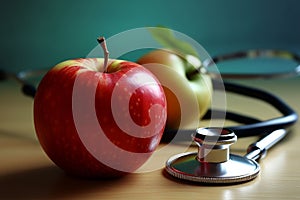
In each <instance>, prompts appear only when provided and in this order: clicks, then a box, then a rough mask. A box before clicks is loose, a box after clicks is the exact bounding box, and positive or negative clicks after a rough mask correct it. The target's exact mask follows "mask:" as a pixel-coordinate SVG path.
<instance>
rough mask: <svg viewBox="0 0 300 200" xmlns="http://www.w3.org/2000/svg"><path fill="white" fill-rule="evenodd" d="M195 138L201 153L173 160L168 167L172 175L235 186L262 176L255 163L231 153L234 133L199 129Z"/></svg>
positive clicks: (180, 156) (183, 155)
mask: <svg viewBox="0 0 300 200" xmlns="http://www.w3.org/2000/svg"><path fill="white" fill-rule="evenodd" d="M192 137H193V140H194V142H195V143H196V144H197V145H198V147H199V148H198V152H188V153H182V154H178V155H175V156H172V157H171V158H170V159H169V160H168V161H167V163H166V171H167V172H168V173H169V174H170V175H172V176H174V177H176V178H178V179H183V180H187V181H193V182H200V183H206V184H233V183H241V182H246V181H250V180H252V179H254V178H255V177H257V175H258V174H259V171H260V167H259V164H258V163H257V162H256V161H254V160H252V159H248V158H246V157H242V156H238V155H232V154H230V153H229V146H230V145H232V144H233V143H235V142H236V140H237V137H236V135H235V134H234V132H233V131H231V130H229V129H225V128H199V129H197V130H196V134H194V135H193V136H192Z"/></svg>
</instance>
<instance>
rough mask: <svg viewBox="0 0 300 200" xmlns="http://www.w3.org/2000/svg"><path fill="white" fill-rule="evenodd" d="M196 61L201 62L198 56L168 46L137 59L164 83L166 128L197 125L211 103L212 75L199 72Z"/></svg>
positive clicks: (194, 126)
mask: <svg viewBox="0 0 300 200" xmlns="http://www.w3.org/2000/svg"><path fill="white" fill-rule="evenodd" d="M187 58H192V59H191V60H192V61H191V60H187ZM193 61H196V62H198V63H197V65H199V64H201V62H200V61H199V59H197V58H196V57H194V56H185V57H182V56H180V55H179V54H176V53H175V52H174V51H170V50H164V49H159V50H154V51H151V52H150V53H148V54H145V55H144V56H142V57H141V58H140V59H139V60H138V61H137V63H139V64H142V65H143V66H144V67H146V68H147V69H148V70H150V71H151V72H152V73H153V74H154V75H155V76H156V77H157V78H158V80H159V81H160V83H161V84H162V85H163V88H164V92H165V95H166V99H167V123H166V128H169V129H178V128H181V129H185V128H196V127H197V126H198V124H199V122H200V119H201V117H202V116H203V115H204V114H205V113H206V112H207V110H208V108H209V107H210V105H211V97H212V90H213V89H212V82H211V79H210V77H209V76H208V75H206V74H204V73H200V72H198V71H197V70H196V67H197V66H194V63H195V62H193ZM192 72H196V73H192Z"/></svg>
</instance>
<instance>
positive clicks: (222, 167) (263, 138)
mask: <svg viewBox="0 0 300 200" xmlns="http://www.w3.org/2000/svg"><path fill="white" fill-rule="evenodd" d="M249 57H250V58H258V57H268V58H270V57H271V58H274V57H275V58H282V59H288V60H291V61H294V62H296V63H297V65H296V67H294V68H293V70H289V71H287V72H274V73H268V74H255V73H253V74H233V73H222V75H221V76H222V78H223V79H234V78H240V79H249V78H264V79H269V78H281V77H291V76H297V75H299V73H300V65H299V64H300V57H299V56H298V55H297V54H294V53H291V52H289V51H282V50H249V51H243V52H237V53H232V54H226V55H222V56H216V57H214V58H212V59H210V60H206V61H204V62H203V66H204V67H205V70H206V71H207V73H208V74H210V75H211V77H212V80H213V88H214V90H219V89H225V91H226V92H230V93H236V94H238V95H243V96H246V97H250V98H254V99H258V100H262V101H264V102H266V103H268V104H269V105H271V106H272V107H273V108H275V109H276V110H278V111H279V112H280V113H281V114H282V116H281V117H277V118H273V119H269V120H264V121H261V120H259V119H256V118H254V117H250V116H246V115H242V114H238V113H234V112H230V111H223V110H208V111H207V113H206V114H205V116H204V117H203V120H205V119H210V120H212V119H218V117H220V118H221V117H224V116H225V115H226V119H227V120H231V121H235V122H237V123H239V124H243V125H239V126H230V127H208V128H198V129H197V130H196V131H195V130H166V131H165V133H164V135H163V138H162V141H163V142H169V141H171V140H172V138H174V137H175V135H176V134H178V132H180V134H182V135H184V136H185V139H186V138H187V137H186V136H188V138H190V136H191V135H192V139H193V141H194V142H195V143H196V144H197V145H198V146H199V148H198V152H188V153H182V154H178V155H175V156H172V157H171V158H170V159H169V160H168V161H167V162H166V172H167V173H168V174H169V175H171V176H174V177H176V178H178V179H183V180H187V181H192V182H200V183H205V184H206V183H208V184H230V183H240V182H245V181H249V180H252V179H254V178H255V177H256V176H257V175H258V174H259V172H260V167H259V164H258V163H257V162H256V161H258V160H259V159H260V158H261V157H262V156H263V155H265V154H266V152H267V151H268V150H269V149H270V148H271V147H272V146H274V145H275V144H277V143H278V142H279V141H280V140H281V139H283V138H284V137H285V136H286V135H287V133H288V130H287V129H288V128H289V127H291V126H292V125H293V124H295V123H296V121H297V120H298V115H297V113H296V112H295V111H294V110H293V109H292V108H291V107H290V106H289V105H287V104H286V103H285V102H284V101H283V100H281V99H280V98H279V97H277V96H275V95H273V94H271V93H269V92H267V91H264V90H261V89H257V88H252V87H249V86H243V85H240V84H235V83H229V82H226V81H224V82H222V83H221V82H219V81H218V80H217V79H214V76H215V74H214V73H210V72H209V66H210V65H211V63H219V62H221V61H227V60H231V59H243V58H249ZM203 66H202V67H203ZM198 70H200V69H198ZM44 72H45V70H27V71H21V72H18V73H9V72H6V71H4V70H0V81H1V80H6V79H9V78H12V79H15V80H16V81H18V82H19V83H20V84H21V85H22V92H23V93H24V94H25V95H27V96H30V97H34V96H35V92H36V86H35V85H33V84H31V83H30V82H29V81H28V79H29V78H31V77H36V76H40V75H41V74H43V73H44ZM212 113H214V114H213V116H212ZM250 136H259V137H260V139H259V140H258V141H256V142H255V143H253V144H251V145H249V147H248V149H247V154H246V155H245V156H238V155H233V154H230V152H229V146H230V145H231V144H233V143H234V142H235V141H236V140H237V138H243V137H250Z"/></svg>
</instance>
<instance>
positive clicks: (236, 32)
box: [0, 0, 300, 71]
mask: <svg viewBox="0 0 300 200" xmlns="http://www.w3.org/2000/svg"><path fill="white" fill-rule="evenodd" d="M299 11H300V1H297V0H285V1H279V0H278V1H277V0H252V1H240V0H227V1H218V0H206V1H202V0H186V1H183V0H173V1H160V0H151V1H140V0H128V1H117V0H88V1H79V0H72V1H71V0H65V1H60V0H52V1H45V0H41V1H35V0H4V1H1V12H0V19H1V25H2V27H1V32H0V35H1V52H0V56H1V63H0V64H1V68H3V67H4V68H5V69H9V70H10V71H19V70H23V69H27V68H31V69H37V68H47V67H51V66H53V65H55V64H56V63H58V62H60V61H63V60H66V59H70V58H77V57H85V56H86V55H87V54H88V53H89V52H90V51H91V50H92V49H93V48H94V47H95V46H96V45H97V41H96V38H97V37H98V36H99V35H104V36H105V37H107V38H108V37H110V36H113V35H115V34H117V33H119V32H122V31H126V30H128V29H133V28H138V27H145V26H157V25H163V26H166V27H168V28H171V29H174V30H176V31H180V32H182V33H184V34H186V35H188V36H190V37H192V38H193V39H195V40H197V41H198V42H199V43H200V44H201V45H202V46H203V47H204V48H205V49H206V50H207V51H208V52H209V53H210V54H212V55H215V54H219V53H226V52H228V51H235V50H240V49H249V48H276V49H288V50H292V51H296V52H300V46H299V45H300V37H299V36H300V26H299V18H300V17H299ZM99 56H102V55H99Z"/></svg>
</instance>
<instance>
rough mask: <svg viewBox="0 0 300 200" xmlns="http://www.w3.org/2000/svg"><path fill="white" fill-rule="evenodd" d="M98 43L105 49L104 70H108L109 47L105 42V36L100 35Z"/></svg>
mask: <svg viewBox="0 0 300 200" xmlns="http://www.w3.org/2000/svg"><path fill="white" fill-rule="evenodd" d="M97 41H98V43H99V44H100V45H101V47H102V49H103V51H104V64H103V67H104V72H107V64H108V58H109V51H108V49H107V46H106V42H105V38H104V37H99V38H98V39H97Z"/></svg>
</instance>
